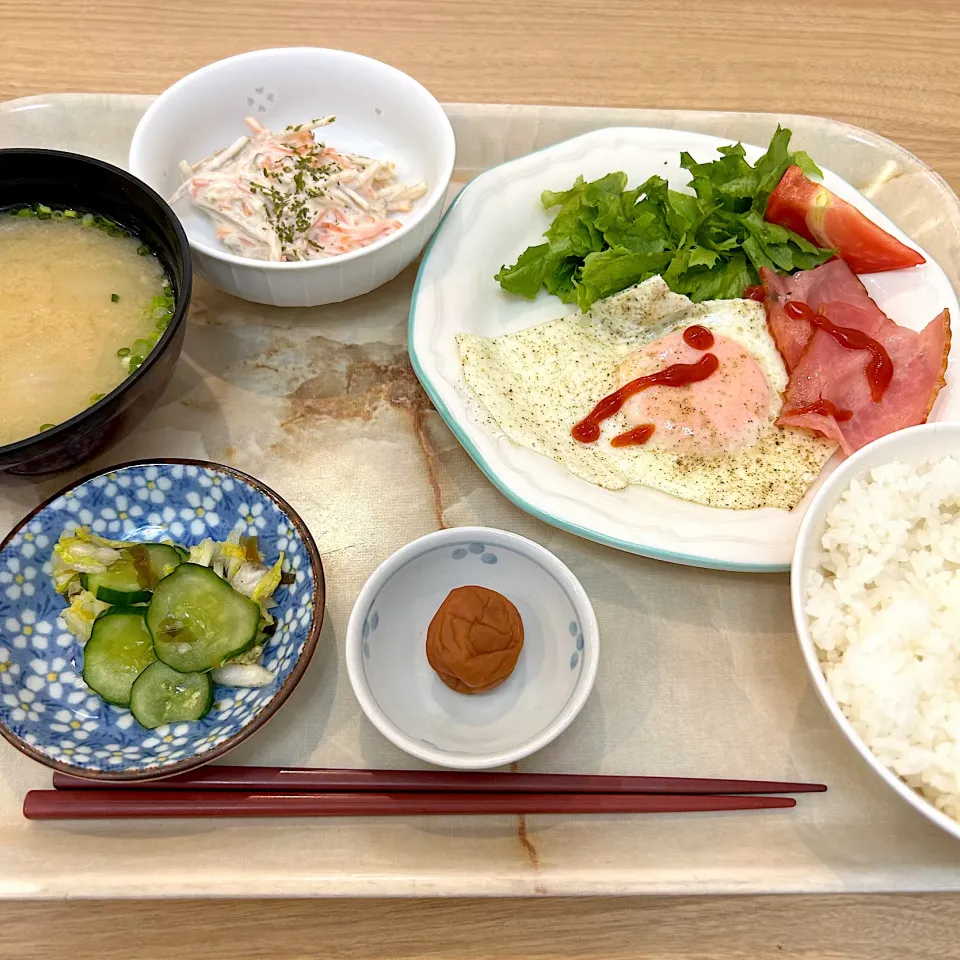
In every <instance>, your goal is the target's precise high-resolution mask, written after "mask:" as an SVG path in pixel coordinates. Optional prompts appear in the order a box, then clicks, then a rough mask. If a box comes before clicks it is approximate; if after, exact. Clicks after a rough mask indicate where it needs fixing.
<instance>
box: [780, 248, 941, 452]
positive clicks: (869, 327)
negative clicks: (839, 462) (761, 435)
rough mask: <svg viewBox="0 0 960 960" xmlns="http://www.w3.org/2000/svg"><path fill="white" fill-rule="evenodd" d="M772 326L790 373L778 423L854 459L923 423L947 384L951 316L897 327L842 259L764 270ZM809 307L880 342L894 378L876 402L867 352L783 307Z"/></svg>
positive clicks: (838, 323)
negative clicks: (816, 436)
mask: <svg viewBox="0 0 960 960" xmlns="http://www.w3.org/2000/svg"><path fill="white" fill-rule="evenodd" d="M761 274H762V279H763V282H764V288H765V290H766V300H765V306H766V308H767V320H768V322H769V325H770V331H771V333H772V335H773V338H774V341H775V342H776V344H777V348H778V349H779V350H780V353H781V355H782V356H783V360H784V363H785V364H786V367H787V371H788V373H789V374H790V379H789V382H788V383H787V389H786V393H785V394H784V404H783V408H782V410H781V412H780V417H779V419H778V420H777V423H778V425H779V426H782V427H803V428H806V429H808V430H815V431H816V432H818V433H822V434H823V435H824V436H825V437H827V438H829V439H831V440H835V441H836V442H837V443H838V444H840V447H841V449H842V450H843V451H844V453H847V454H850V453H853V452H854V451H855V450H859V449H860V447H862V446H864V445H865V444H867V443H870V441H871V440H876V439H877V438H878V437H883V436H886V435H887V434H888V433H893V432H894V431H895V430H902V429H903V428H904V427H912V426H914V425H916V424H918V423H923V422H924V421H925V420H926V419H927V416H928V415H929V413H930V410H931V408H932V407H933V403H934V401H935V400H936V398H937V394H938V393H939V392H940V388H941V387H942V386H943V384H944V372H945V371H946V367H947V357H948V354H949V352H950V313H949V311H947V310H944V311H943V313H941V314H940V315H939V316H938V317H936V319H934V320H931V321H930V323H928V324H927V326H926V327H925V328H924V329H923V330H922V331H921V332H919V333H917V332H916V331H915V330H909V329H907V328H906V327H901V326H898V325H897V324H896V323H894V322H893V321H892V320H891V319H890V318H889V317H887V316H886V315H885V314H884V313H883V311H882V310H881V309H880V308H879V307H878V306H877V305H876V303H874V302H873V300H871V299H870V296H869V295H868V294H867V291H866V289H865V288H864V286H863V284H862V283H861V282H860V281H859V280H858V279H857V277H856V275H855V274H854V273H853V271H852V270H851V269H850V268H849V267H848V266H847V265H846V263H844V262H843V261H842V260H832V261H830V262H829V263H825V264H824V265H823V266H821V267H817V268H816V269H815V270H806V271H803V272H801V273H796V274H794V275H793V276H791V277H781V276H777V275H776V274H774V273H772V272H770V271H767V270H762V271H761ZM791 301H795V302H798V303H805V304H806V305H807V306H808V307H810V309H811V310H813V311H815V312H817V313H820V314H822V315H823V316H825V317H827V318H828V319H829V320H831V321H832V322H833V323H834V324H836V325H837V326H840V327H847V328H853V329H855V330H860V331H861V332H863V333H865V334H866V335H867V336H869V337H871V338H872V339H873V340H876V341H877V343H879V344H880V345H881V346H882V347H883V348H884V349H885V350H886V352H887V354H888V356H889V357H890V360H891V361H892V363H893V378H892V380H891V381H890V385H889V386H888V387H887V388H886V390H885V392H884V393H883V396H882V398H881V399H880V400H879V401H875V400H874V399H873V397H872V395H871V390H870V383H869V381H868V380H867V375H866V367H867V364H868V362H869V361H870V359H871V354H870V353H869V351H867V350H851V349H848V348H846V347H843V346H841V345H840V344H839V343H838V342H837V341H836V339H834V337H832V336H831V335H830V334H829V333H827V332H826V331H824V330H821V329H820V328H819V327H817V326H815V325H814V324H813V323H811V322H810V321H809V320H806V319H803V318H793V317H791V316H789V315H788V314H787V312H786V311H785V310H784V307H785V305H786V304H787V303H789V302H791Z"/></svg>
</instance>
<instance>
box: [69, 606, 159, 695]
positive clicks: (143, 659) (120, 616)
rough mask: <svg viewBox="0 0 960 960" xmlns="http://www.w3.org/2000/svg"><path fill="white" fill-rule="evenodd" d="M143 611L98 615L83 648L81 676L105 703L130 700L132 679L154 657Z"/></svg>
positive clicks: (154, 658) (121, 611)
mask: <svg viewBox="0 0 960 960" xmlns="http://www.w3.org/2000/svg"><path fill="white" fill-rule="evenodd" d="M156 659H157V658H156V655H155V654H154V652H153V637H152V636H150V631H149V630H147V625H146V623H145V622H144V611H143V610H141V611H139V612H134V611H132V610H117V611H114V612H110V613H107V614H104V615H103V616H101V617H99V618H98V619H97V620H96V622H95V623H94V625H93V632H92V633H91V634H90V639H89V640H88V641H87V645H86V646H85V647H84V648H83V679H84V682H85V683H86V685H87V686H88V687H89V688H90V689H91V690H93V691H94V692H95V693H99V694H100V696H101V697H103V699H104V700H106V701H107V702H108V703H115V704H117V705H118V706H121V707H125V706H127V705H128V704H129V703H130V689H131V687H132V686H133V682H134V681H135V680H136V679H137V677H138V676H139V675H140V674H141V673H142V672H143V670H144V669H145V668H146V667H148V666H149V665H150V664H151V663H153V662H154V661H155V660H156Z"/></svg>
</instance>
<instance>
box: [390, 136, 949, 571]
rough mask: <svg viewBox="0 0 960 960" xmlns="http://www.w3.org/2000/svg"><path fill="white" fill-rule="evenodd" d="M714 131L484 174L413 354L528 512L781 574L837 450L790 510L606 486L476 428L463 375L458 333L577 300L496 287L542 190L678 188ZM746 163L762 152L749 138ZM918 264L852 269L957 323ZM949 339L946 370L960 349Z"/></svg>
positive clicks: (938, 275)
mask: <svg viewBox="0 0 960 960" xmlns="http://www.w3.org/2000/svg"><path fill="white" fill-rule="evenodd" d="M729 142H730V141H729V140H723V139H720V138H718V137H711V136H707V135H705V134H699V133H686V132H683V131H680V130H659V129H653V128H643V127H613V128H609V129H606V130H597V131H595V132H593V133H588V134H586V135H584V136H582V137H576V138H575V139H573V140H567V141H565V142H564V143H559V144H556V145H555V146H553V147H549V148H548V149H546V150H541V151H540V152H539V153H533V154H530V155H528V156H525V157H520V158H519V159H517V160H511V161H510V162H509V163H505V164H502V165H501V166H499V167H494V168H492V169H490V170H487V171H486V172H485V173H482V174H481V175H480V176H479V177H477V178H476V179H475V180H472V181H471V182H470V183H469V184H468V185H467V186H466V187H464V189H463V190H462V191H461V192H460V194H459V195H458V196H457V198H456V199H455V200H454V202H453V204H452V205H451V207H450V209H449V210H448V211H447V213H446V214H445V216H444V218H443V220H442V221H441V223H440V226H439V228H438V230H437V232H436V233H435V234H434V237H433V240H432V241H431V243H430V245H429V246H428V248H427V251H426V253H425V255H424V258H423V262H422V263H421V265H420V272H419V273H418V275H417V282H416V286H415V288H414V291H413V300H412V303H411V306H410V329H409V348H410V360H411V362H412V364H413V368H414V370H415V371H416V374H417V376H418V377H419V378H420V382H421V383H422V384H423V387H424V389H425V390H426V391H427V393H428V395H429V396H430V399H431V400H432V401H433V404H434V406H435V407H436V408H437V410H438V411H439V412H440V415H441V416H442V417H443V419H444V420H445V421H446V423H447V426H449V427H450V429H451V430H452V431H453V433H454V435H455V436H456V437H457V439H458V440H459V441H460V443H461V444H462V445H463V447H464V449H465V450H466V451H467V453H469V454H470V456H471V457H472V458H473V460H474V461H475V462H476V464H477V466H479V467H480V469H481V470H482V471H483V472H484V473H485V474H486V475H487V478H488V479H489V480H490V481H491V483H493V485H494V486H495V487H497V489H498V490H500V492H501V493H503V494H504V495H505V496H506V497H508V498H509V499H510V500H512V501H513V502H514V503H515V504H517V506H519V507H520V508H521V509H523V510H525V511H527V513H530V514H532V515H533V516H535V517H538V518H539V519H541V520H544V521H545V522H547V523H550V524H553V525H554V526H556V527H560V528H561V529H563V530H567V531H568V532H570V533H575V534H578V535H579V536H582V537H586V538H587V539H588V540H595V541H597V542H598V543H603V544H607V545H608V546H611V547H616V548H617V549H620V550H626V551H628V552H630V553H637V554H641V555H642V556H647V557H655V558H657V559H660V560H670V561H672V562H674V563H685V564H690V565H692V566H698V567H712V568H715V569H720V570H740V571H754V572H774V571H784V570H788V569H789V568H790V557H791V554H792V553H793V546H794V542H795V540H796V536H797V529H798V528H799V526H800V521H801V519H802V518H803V514H804V512H805V511H806V507H807V504H808V503H809V501H810V497H811V495H812V494H813V492H814V490H816V489H817V488H818V487H819V486H820V484H821V483H822V482H823V481H824V479H825V478H826V477H827V476H828V475H829V474H830V473H831V472H832V471H833V469H834V467H835V466H836V464H837V463H838V462H839V459H838V457H836V456H835V457H834V458H833V459H832V460H831V461H830V462H829V463H828V464H827V465H826V467H825V468H824V469H823V471H822V472H821V475H820V477H819V478H818V480H817V482H816V483H815V484H814V486H813V487H812V488H811V490H810V491H809V492H808V493H807V496H806V497H805V498H804V499H803V501H802V502H801V503H800V504H799V506H798V507H797V508H796V509H794V510H793V511H786V510H779V509H773V508H764V509H760V510H722V509H717V508H715V507H706V506H702V505H700V504H696V503H689V502H687V501H685V500H680V499H677V498H676V497H672V496H670V495H668V494H665V493H662V492H660V491H659V490H653V489H651V488H649V487H642V486H631V487H628V488H627V489H625V490H606V489H604V488H602V487H598V486H595V485H593V484H591V483H588V482H586V481H585V480H581V479H580V478H579V477H575V476H573V475H572V474H570V473H568V472H567V470H566V469H565V468H564V467H563V466H561V465H560V464H559V463H556V462H554V461H553V460H550V459H549V458H548V457H545V456H542V455H541V454H538V453H534V452H533V451H531V450H525V449H522V448H520V447H517V446H514V445H513V444H512V443H511V442H510V441H509V440H507V439H506V437H504V436H502V435H499V434H495V433H493V432H491V431H490V429H489V428H488V427H486V426H484V425H482V421H481V418H480V417H479V416H478V411H477V407H476V401H475V400H474V398H473V396H472V394H471V392H470V390H469V389H468V388H467V386H466V385H465V384H464V382H463V378H462V374H461V367H460V358H459V354H458V351H457V345H456V342H455V339H454V338H455V336H456V334H458V333H472V334H478V335H480V336H484V337H493V336H498V335H500V334H503V333H512V332H514V331H516V330H522V329H525V328H526V327H530V326H534V325H535V324H539V323H545V322H546V321H548V320H552V319H554V318H556V317H559V316H561V315H563V314H564V313H569V312H571V311H572V309H573V308H572V307H567V306H565V305H564V304H562V303H560V301H559V300H557V299H556V297H552V296H549V295H547V294H546V293H541V295H540V296H539V297H537V299H536V300H534V301H529V300H525V299H523V298H522V297H518V296H514V295H511V294H508V293H505V292H504V291H503V290H501V289H500V285H499V284H498V283H497V282H496V281H495V280H494V279H493V277H494V274H495V273H496V272H497V271H498V270H499V269H500V267H501V265H502V264H505V263H512V262H513V261H514V260H516V258H517V256H518V255H519V254H520V253H521V251H523V250H524V249H525V248H526V247H527V246H529V245H530V244H533V243H539V242H540V237H541V234H542V233H543V231H544V230H546V229H547V227H548V226H549V223H550V219H551V218H550V216H548V214H547V213H546V211H545V210H544V209H543V207H542V205H541V203H540V194H541V192H542V191H543V190H546V189H550V190H563V189H566V188H567V187H569V185H570V184H571V183H573V181H574V179H575V178H576V177H577V176H578V175H580V174H582V175H583V176H584V177H585V178H586V179H588V180H592V179H595V178H597V177H601V176H603V175H604V174H607V173H610V172H611V171H613V170H624V171H625V172H626V173H627V175H628V177H629V185H630V186H635V185H636V184H638V183H642V182H643V181H644V180H646V179H647V177H649V176H651V175H652V174H654V173H658V174H660V175H661V176H663V177H666V178H667V180H668V181H669V182H670V186H671V187H673V188H675V189H682V188H684V187H685V184H686V183H687V181H688V174H687V172H686V171H685V170H683V169H682V168H681V167H680V152H681V151H682V150H687V151H689V152H690V153H692V154H693V156H694V157H695V158H696V159H698V160H712V159H714V158H715V157H716V156H717V153H716V148H717V147H719V146H723V145H725V144H727V143H729ZM744 146H745V148H746V153H747V159H748V160H749V161H750V162H751V163H753V162H755V161H756V160H757V159H758V158H759V157H760V156H761V155H762V154H763V152H764V149H763V148H760V147H754V146H750V145H748V144H744ZM829 159H830V158H829V157H822V156H816V157H814V160H816V161H817V162H818V163H820V164H821V168H822V169H823V183H824V185H825V186H826V187H828V188H829V189H830V190H832V191H833V192H834V193H836V194H837V195H838V196H840V197H842V198H843V199H844V200H847V201H849V202H850V203H853V204H854V205H855V206H857V207H859V208H860V209H861V210H862V211H863V212H864V213H865V214H866V215H867V216H868V217H870V219H871V220H873V221H874V223H877V224H879V225H880V226H881V227H883V228H884V230H887V231H889V232H890V233H892V234H893V235H894V236H895V237H897V238H899V239H900V240H902V241H903V242H904V243H906V244H908V245H909V246H911V247H915V248H917V249H919V247H917V246H916V244H915V243H913V241H911V240H910V238H909V237H907V236H906V234H904V233H903V231H902V230H900V229H898V228H897V227H896V226H895V225H894V224H893V223H892V222H891V221H890V220H889V219H888V218H887V217H886V216H884V215H883V214H882V213H881V212H880V211H879V210H877V209H876V207H874V206H873V205H872V204H871V203H870V202H869V201H867V200H866V199H865V198H864V197H863V196H861V195H860V193H859V192H858V191H857V190H855V189H854V188H853V187H851V186H850V185H849V184H848V183H846V182H845V181H844V180H841V179H840V177H838V176H836V175H835V174H833V173H830V172H829V170H827V169H825V168H823V164H824V163H826V162H828V161H829ZM924 256H925V257H926V259H927V262H926V264H924V265H923V266H922V267H916V268H913V269H911V270H895V271H891V272H889V273H880V274H869V275H866V276H863V277H861V279H862V280H863V282H864V284H865V285H866V287H867V290H868V291H869V293H870V295H871V296H872V297H873V298H874V299H875V300H876V301H877V303H878V304H879V305H880V307H881V309H882V310H883V311H884V312H885V313H886V314H887V315H888V316H889V317H890V318H891V319H893V320H895V321H896V322H897V323H899V324H902V325H903V326H906V327H911V328H913V329H920V328H921V327H923V326H924V325H926V324H927V323H928V322H929V321H930V320H932V319H933V318H934V317H935V316H936V315H937V314H938V313H940V311H941V310H943V308H944V307H948V308H949V309H950V312H951V315H952V316H953V317H954V318H956V317H960V306H958V303H957V298H956V295H955V294H954V292H953V288H952V287H951V285H950V281H949V280H948V279H947V276H946V274H945V273H944V272H943V270H942V269H941V268H940V267H939V266H938V265H937V264H936V263H934V262H933V260H932V259H931V258H930V257H929V256H928V255H927V254H926V253H924ZM956 344H957V339H955V340H954V347H953V349H952V350H951V355H950V363H951V368H952V367H953V366H955V365H956V356H957V351H958V350H960V347H958V346H957V345H956ZM930 419H931V420H957V419H960V399H958V397H957V392H956V390H954V388H953V386H952V376H951V375H950V373H949V372H948V376H947V385H946V387H944V389H943V390H942V391H941V392H940V396H939V397H938V399H937V402H936V404H935V406H934V409H933V413H932V415H931V417H930Z"/></svg>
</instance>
